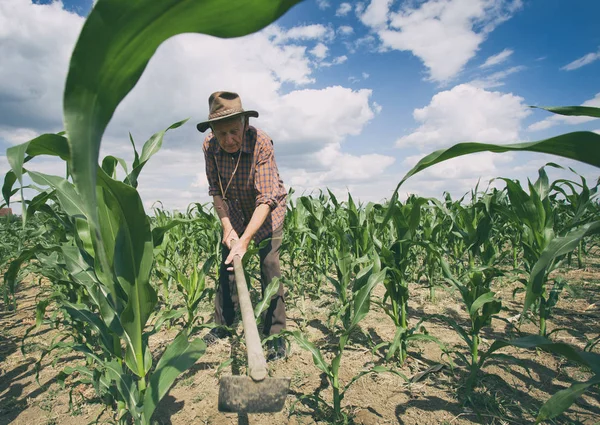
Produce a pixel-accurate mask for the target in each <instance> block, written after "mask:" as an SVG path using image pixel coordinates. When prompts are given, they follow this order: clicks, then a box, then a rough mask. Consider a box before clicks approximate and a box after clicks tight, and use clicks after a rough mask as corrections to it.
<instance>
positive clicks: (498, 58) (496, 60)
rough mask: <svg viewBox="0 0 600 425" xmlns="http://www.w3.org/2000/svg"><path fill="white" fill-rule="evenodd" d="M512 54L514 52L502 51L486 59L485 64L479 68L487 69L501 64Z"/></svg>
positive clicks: (509, 50)
mask: <svg viewBox="0 0 600 425" xmlns="http://www.w3.org/2000/svg"><path fill="white" fill-rule="evenodd" d="M513 53H514V52H513V50H511V49H504V50H502V51H501V52H500V53H498V54H496V55H493V56H490V57H489V58H487V59H486V60H485V62H484V63H483V64H482V65H481V66H480V68H489V67H490V66H494V65H498V64H501V63H502V62H504V61H505V60H506V59H508V58H509V57H510V55H512V54H513Z"/></svg>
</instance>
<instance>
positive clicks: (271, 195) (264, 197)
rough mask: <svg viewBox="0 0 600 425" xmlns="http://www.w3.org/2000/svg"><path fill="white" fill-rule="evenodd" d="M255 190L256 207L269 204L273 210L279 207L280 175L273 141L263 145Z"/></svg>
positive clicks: (258, 162)
mask: <svg viewBox="0 0 600 425" xmlns="http://www.w3.org/2000/svg"><path fill="white" fill-rule="evenodd" d="M254 188H255V190H256V203H255V206H256V207H258V206H259V205H261V204H267V205H268V206H269V207H270V208H271V210H273V209H274V208H275V207H277V190H278V189H279V173H278V171H277V165H276V164H275V156H274V154H273V144H272V143H271V141H268V142H267V143H261V146H260V149H259V152H258V157H257V161H256V170H255V173H254Z"/></svg>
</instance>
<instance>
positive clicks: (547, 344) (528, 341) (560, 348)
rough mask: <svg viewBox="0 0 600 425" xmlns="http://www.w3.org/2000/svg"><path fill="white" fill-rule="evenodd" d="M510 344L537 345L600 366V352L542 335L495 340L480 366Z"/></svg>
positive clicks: (592, 367) (551, 351) (480, 361)
mask: <svg viewBox="0 0 600 425" xmlns="http://www.w3.org/2000/svg"><path fill="white" fill-rule="evenodd" d="M508 346H512V347H518V348H526V349H531V348H536V347H537V348H540V349H542V350H544V351H548V352H550V353H554V354H560V355H561V356H564V357H566V358H567V359H568V360H571V361H574V362H576V363H579V364H581V365H584V366H586V367H589V368H591V369H592V370H597V369H598V367H599V366H598V365H597V364H596V365H595V364H594V362H595V363H598V364H600V362H599V360H598V359H600V356H598V354H596V355H595V356H588V354H593V353H584V352H578V351H577V350H575V348H573V347H572V346H570V345H568V344H565V343H562V342H552V341H550V340H549V339H547V338H544V337H543V336H540V335H529V336H525V337H522V338H516V339H513V340H510V341H505V340H496V341H494V343H493V344H492V345H491V346H490V348H489V349H488V350H487V351H486V352H485V353H484V354H483V355H482V356H481V358H480V360H479V364H480V366H481V365H483V363H484V361H485V360H486V359H487V358H488V357H490V356H491V355H492V354H493V353H494V352H495V351H497V350H499V349H501V348H504V347H508Z"/></svg>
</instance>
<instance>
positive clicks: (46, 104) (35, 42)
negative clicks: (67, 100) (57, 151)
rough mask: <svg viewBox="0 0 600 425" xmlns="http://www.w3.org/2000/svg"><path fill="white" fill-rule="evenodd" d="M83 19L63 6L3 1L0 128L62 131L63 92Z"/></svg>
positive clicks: (0, 11)
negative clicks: (3, 126)
mask: <svg viewBox="0 0 600 425" xmlns="http://www.w3.org/2000/svg"><path fill="white" fill-rule="evenodd" d="M82 25H83V18H81V17H79V16H77V15H76V14H73V13H69V12H67V11H65V10H64V9H63V8H62V4H61V3H60V2H55V3H51V4H48V5H38V4H32V3H31V2H26V1H22V0H2V1H0V58H2V59H1V61H2V66H0V126H2V125H7V126H12V127H17V128H31V129H33V130H40V129H41V128H51V129H52V130H54V131H58V130H60V129H61V127H62V120H61V116H62V91H63V88H64V81H65V77H66V70H67V69H68V64H69V58H70V56H71V50H72V48H73V45H74V44H75V40H76V39H77V35H78V34H79V31H80V29H81V27H82Z"/></svg>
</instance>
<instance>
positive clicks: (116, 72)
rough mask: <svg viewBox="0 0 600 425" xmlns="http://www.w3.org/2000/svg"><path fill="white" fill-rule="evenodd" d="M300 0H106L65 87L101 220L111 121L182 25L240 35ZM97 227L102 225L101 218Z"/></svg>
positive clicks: (76, 163)
mask: <svg viewBox="0 0 600 425" xmlns="http://www.w3.org/2000/svg"><path fill="white" fill-rule="evenodd" d="M298 1H299V0H238V1H222V0H203V1H198V0H165V1H156V0H138V1H122V0H99V1H98V2H97V3H96V5H95V6H94V8H93V10H92V12H91V13H90V15H89V16H88V18H87V20H86V22H85V24H84V26H83V29H82V31H81V34H80V35H79V39H78V40H77V44H76V46H75V50H74V51H73V55H72V56H71V62H70V68H69V73H68V76H67V82H66V86H65V92H64V105H63V108H64V111H63V112H64V120H65V128H66V130H67V134H68V139H69V147H70V149H71V165H72V173H73V179H74V182H75V185H76V186H77V190H78V191H79V192H80V194H81V197H82V198H83V202H84V205H85V208H86V210H87V211H88V214H89V217H90V218H91V219H92V222H93V224H94V225H97V224H98V219H97V212H96V192H95V190H96V189H95V188H96V168H97V166H98V155H99V151H100V143H101V139H102V135H103V133H104V130H105V129H106V126H107V125H108V123H109V121H110V119H111V117H112V115H113V113H114V111H115V110H116V108H117V106H118V105H119V103H120V102H121V100H122V99H123V98H124V97H125V96H126V95H127V93H129V92H130V91H131V89H133V87H134V86H135V84H136V83H137V81H138V80H139V78H140V77H141V75H142V73H143V72H144V69H145V68H146V65H147V64H148V61H149V60H150V58H151V57H152V56H153V55H154V52H156V49H157V48H158V46H159V45H160V44H161V43H162V42H163V41H165V40H167V39H169V38H170V37H172V36H174V35H177V34H182V33H189V32H195V33H203V34H209V35H214V36H217V37H225V38H227V37H239V36H243V35H246V34H250V33H253V32H255V31H258V30H259V29H261V28H263V27H265V26H266V25H268V24H270V23H271V22H273V21H274V20H276V19H277V18H279V17H280V16H281V15H282V14H283V13H285V12H286V11H287V10H288V9H289V8H290V7H292V6H293V5H294V4H296V3H297V2H298ZM94 227H96V226H94Z"/></svg>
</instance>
